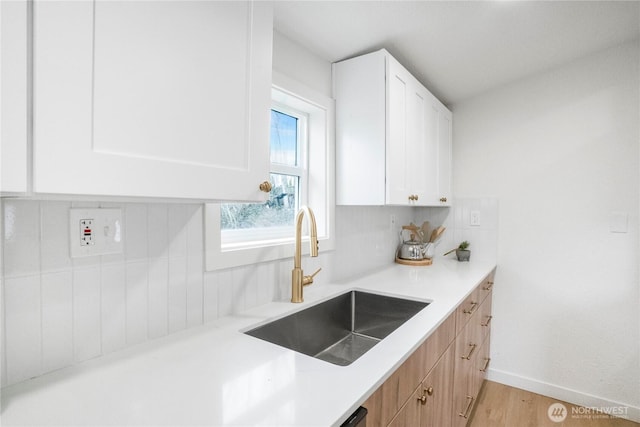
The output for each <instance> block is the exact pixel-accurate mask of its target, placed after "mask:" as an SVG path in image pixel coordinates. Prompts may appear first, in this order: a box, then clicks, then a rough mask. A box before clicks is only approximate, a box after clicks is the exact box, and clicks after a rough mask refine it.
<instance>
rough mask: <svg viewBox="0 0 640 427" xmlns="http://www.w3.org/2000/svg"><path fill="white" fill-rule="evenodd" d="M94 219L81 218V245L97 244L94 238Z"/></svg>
mask: <svg viewBox="0 0 640 427" xmlns="http://www.w3.org/2000/svg"><path fill="white" fill-rule="evenodd" d="M93 233H94V229H93V219H88V218H85V219H81V220H80V246H91V245H95V244H96V241H95V240H94V239H93Z"/></svg>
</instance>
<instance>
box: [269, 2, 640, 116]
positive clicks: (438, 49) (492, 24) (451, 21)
mask: <svg viewBox="0 0 640 427" xmlns="http://www.w3.org/2000/svg"><path fill="white" fill-rule="evenodd" d="M274 26H275V29H276V31H278V32H280V33H281V34H283V35H284V36H286V37H288V38H289V39H291V40H294V41H296V42H297V43H299V44H300V45H302V46H304V47H306V48H307V49H308V50H310V51H312V52H314V53H315V54H316V55H318V56H320V57H322V58H324V59H326V60H328V61H331V62H335V61H339V60H342V59H346V58H349V57H352V56H356V55H359V54H362V53H368V52H371V51H374V50H377V49H379V48H383V47H384V48H386V49H387V50H388V51H389V52H390V53H391V54H392V55H393V56H394V57H396V59H398V60H399V61H400V62H401V63H402V64H403V65H404V66H405V67H406V68H407V69H408V70H409V71H410V72H411V73H412V74H413V75H415V76H416V77H417V78H418V80H420V81H421V82H422V83H423V84H424V85H425V86H426V87H427V88H428V89H429V90H430V91H431V92H433V93H434V95H436V96H437V97H438V98H440V99H441V100H442V101H443V102H444V103H445V104H447V105H451V104H454V103H456V102H459V101H461V100H464V99H467V98H469V97H472V96H474V95H477V94H479V93H482V92H485V91H487V90H490V89H493V88H496V87H499V86H502V85H504V84H507V83H509V82H512V81H516V80H518V79H521V78H524V77H526V76H529V75H532V74H535V73H539V72H542V71H545V70H549V69H551V68H553V67H556V66H558V65H560V64H563V63H566V62H569V61H572V60H575V59H577V58H580V57H582V56H585V55H588V54H590V53H594V52H597V51H599V50H602V49H605V48H608V47H610V46H613V45H616V44H620V43H624V42H626V41H630V40H633V39H635V38H638V37H640V1H346V0H345V1H276V2H275V3H274Z"/></svg>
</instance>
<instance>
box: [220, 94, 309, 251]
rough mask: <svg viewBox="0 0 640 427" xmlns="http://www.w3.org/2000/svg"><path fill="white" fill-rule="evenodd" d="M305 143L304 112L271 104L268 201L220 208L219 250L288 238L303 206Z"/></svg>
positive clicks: (306, 138)
mask: <svg viewBox="0 0 640 427" xmlns="http://www.w3.org/2000/svg"><path fill="white" fill-rule="evenodd" d="M307 140H308V137H307V115H306V113H304V112H302V111H298V110H294V109H292V108H290V107H288V106H286V105H283V104H278V103H274V105H273V107H272V109H271V132H270V148H271V149H270V155H271V176H270V182H271V185H272V189H271V193H270V194H269V200H267V201H266V202H265V203H224V204H222V205H221V206H220V228H221V238H222V242H221V244H222V247H223V249H224V248H225V247H228V248H230V247H234V246H238V245H244V244H246V242H250V243H251V242H258V241H265V240H266V241H269V240H273V239H279V238H285V239H286V238H288V237H290V236H291V235H292V233H293V232H294V228H293V221H294V219H295V216H296V213H297V212H298V209H300V206H302V205H305V204H307V197H306V193H307V191H306V190H307V176H308V167H307Z"/></svg>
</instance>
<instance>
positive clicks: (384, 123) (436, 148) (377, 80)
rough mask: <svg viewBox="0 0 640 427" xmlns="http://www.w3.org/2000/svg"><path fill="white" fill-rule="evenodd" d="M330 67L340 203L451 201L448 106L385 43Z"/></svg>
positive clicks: (426, 203)
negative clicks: (387, 49) (333, 97)
mask: <svg viewBox="0 0 640 427" xmlns="http://www.w3.org/2000/svg"><path fill="white" fill-rule="evenodd" d="M333 72H334V96H335V98H336V198H337V204H342V205H385V204H387V205H411V206H446V205H448V204H449V203H450V201H451V194H450V185H451V179H450V173H451V117H452V116H451V112H450V111H449V110H447V109H446V107H444V105H443V104H442V103H441V102H440V101H438V100H437V99H436V98H435V97H434V96H433V95H432V94H431V93H430V92H429V91H428V90H427V89H426V88H425V87H424V86H423V85H422V84H420V82H418V80H417V79H415V78H414V77H413V76H412V75H411V74H410V73H409V72H408V71H407V70H406V69H405V68H404V67H403V66H402V65H400V63H399V62H398V61H396V60H395V59H394V58H393V57H392V56H391V55H390V54H389V53H388V52H387V51H386V50H384V49H383V50H380V51H377V52H373V53H370V54H367V55H363V56H360V57H356V58H353V59H348V60H345V61H342V62H338V63H336V64H334V65H333ZM445 128H446V129H445Z"/></svg>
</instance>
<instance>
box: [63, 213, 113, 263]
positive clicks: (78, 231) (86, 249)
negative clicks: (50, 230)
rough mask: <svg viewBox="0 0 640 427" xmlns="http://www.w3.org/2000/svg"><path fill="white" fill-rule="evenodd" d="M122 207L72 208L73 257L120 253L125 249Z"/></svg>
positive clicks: (71, 238)
mask: <svg viewBox="0 0 640 427" xmlns="http://www.w3.org/2000/svg"><path fill="white" fill-rule="evenodd" d="M123 237H124V236H123V229H122V209H115V208H109V209H104V208H96V209H85V208H81V209H75V208H74V209H70V210H69V247H70V249H71V258H78V257H87V256H96V255H107V254H118V253H122V250H123V242H124V239H123Z"/></svg>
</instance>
